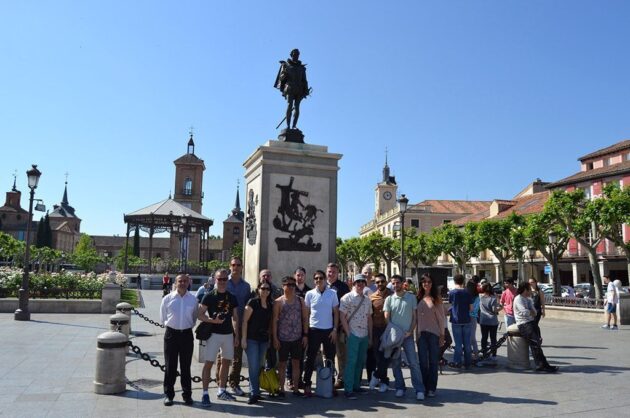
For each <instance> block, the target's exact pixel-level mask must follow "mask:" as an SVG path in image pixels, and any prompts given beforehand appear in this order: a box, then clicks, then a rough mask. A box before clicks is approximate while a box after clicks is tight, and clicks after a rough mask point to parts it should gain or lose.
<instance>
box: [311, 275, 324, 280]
mask: <svg viewBox="0 0 630 418" xmlns="http://www.w3.org/2000/svg"><path fill="white" fill-rule="evenodd" d="M313 280H324V278H323V277H322V276H315V278H314V279H313Z"/></svg>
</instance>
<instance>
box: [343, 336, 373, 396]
mask: <svg viewBox="0 0 630 418" xmlns="http://www.w3.org/2000/svg"><path fill="white" fill-rule="evenodd" d="M368 343H369V337H368V336H365V337H357V336H355V335H353V334H352V333H350V335H349V336H348V339H347V341H346V370H345V372H344V377H345V379H344V380H343V388H344V390H345V391H346V393H348V392H354V391H356V390H358V389H359V388H360V387H361V372H362V371H363V366H364V365H365V358H366V357H367V349H368V345H369V344H368Z"/></svg>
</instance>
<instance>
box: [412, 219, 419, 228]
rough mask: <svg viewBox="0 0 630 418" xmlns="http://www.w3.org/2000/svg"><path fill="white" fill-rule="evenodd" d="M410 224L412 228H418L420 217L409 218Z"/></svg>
mask: <svg viewBox="0 0 630 418" xmlns="http://www.w3.org/2000/svg"><path fill="white" fill-rule="evenodd" d="M411 226H412V227H413V228H420V219H412V220H411Z"/></svg>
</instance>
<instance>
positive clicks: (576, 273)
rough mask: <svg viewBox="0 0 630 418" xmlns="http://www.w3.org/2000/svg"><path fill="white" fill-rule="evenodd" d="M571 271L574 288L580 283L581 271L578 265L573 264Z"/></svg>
mask: <svg viewBox="0 0 630 418" xmlns="http://www.w3.org/2000/svg"><path fill="white" fill-rule="evenodd" d="M571 270H572V271H573V286H575V285H576V284H578V283H579V281H580V269H579V267H578V263H571Z"/></svg>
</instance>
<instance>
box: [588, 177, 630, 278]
mask: <svg viewBox="0 0 630 418" xmlns="http://www.w3.org/2000/svg"><path fill="white" fill-rule="evenodd" d="M593 209H594V210H596V211H597V212H598V214H599V218H600V222H601V223H600V227H601V232H602V234H603V235H604V236H605V237H606V238H608V239H609V240H611V241H612V242H613V243H614V244H615V245H616V246H617V247H619V248H620V249H621V250H622V251H623V253H624V255H625V256H626V264H627V269H628V275H629V277H630V238H628V240H624V239H623V225H624V224H630V187H624V188H623V189H621V188H620V187H619V186H617V185H616V184H609V185H607V186H606V187H605V188H604V198H603V199H596V200H595V201H594V202H593Z"/></svg>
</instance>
